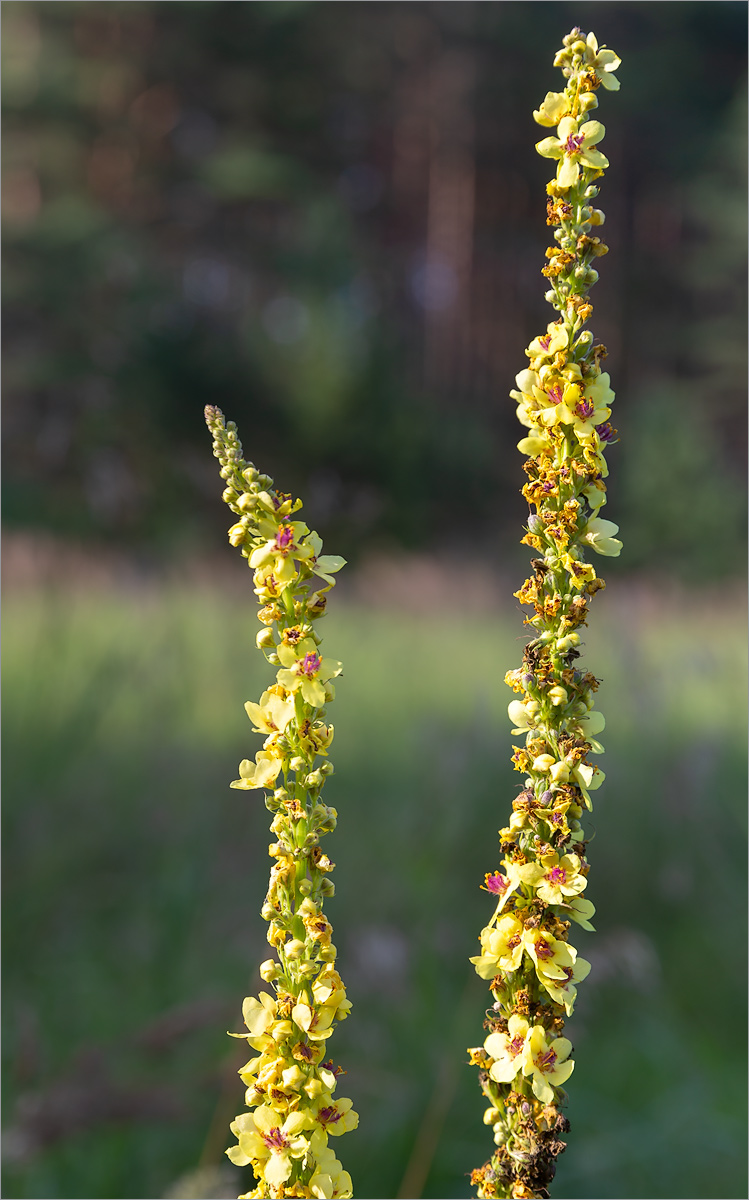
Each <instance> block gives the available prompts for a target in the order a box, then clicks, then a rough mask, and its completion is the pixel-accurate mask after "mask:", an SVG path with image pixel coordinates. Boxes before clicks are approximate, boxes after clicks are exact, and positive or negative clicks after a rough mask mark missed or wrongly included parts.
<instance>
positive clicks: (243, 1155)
mask: <svg viewBox="0 0 749 1200" xmlns="http://www.w3.org/2000/svg"><path fill="white" fill-rule="evenodd" d="M306 1121H307V1118H306V1117H305V1115H304V1113H301V1112H292V1113H289V1115H288V1116H287V1117H286V1119H285V1121H284V1122H283V1124H281V1121H280V1118H279V1114H278V1113H277V1112H275V1111H274V1110H273V1109H272V1108H270V1107H268V1106H267V1105H262V1106H261V1107H260V1108H256V1109H255V1111H254V1112H251V1113H240V1115H239V1116H238V1117H237V1118H236V1120H235V1121H232V1123H231V1126H230V1128H231V1131H232V1133H233V1134H234V1135H235V1137H236V1138H237V1139H238V1142H239V1144H238V1145H237V1146H231V1147H230V1148H229V1149H228V1150H227V1151H226V1153H227V1155H228V1157H229V1158H230V1159H231V1161H232V1162H233V1163H234V1164H235V1165H236V1166H238V1167H246V1166H248V1164H249V1163H252V1165H253V1167H254V1168H255V1172H256V1174H260V1175H262V1177H263V1178H264V1179H265V1181H266V1183H269V1184H270V1185H271V1186H272V1187H274V1188H277V1187H280V1186H281V1184H283V1183H285V1181H286V1180H287V1179H288V1178H289V1175H290V1174H291V1169H292V1162H291V1160H292V1158H303V1157H304V1155H305V1154H306V1153H307V1149H308V1147H309V1139H308V1138H306V1137H303V1136H301V1132H302V1130H303V1129H304V1126H305V1124H306Z"/></svg>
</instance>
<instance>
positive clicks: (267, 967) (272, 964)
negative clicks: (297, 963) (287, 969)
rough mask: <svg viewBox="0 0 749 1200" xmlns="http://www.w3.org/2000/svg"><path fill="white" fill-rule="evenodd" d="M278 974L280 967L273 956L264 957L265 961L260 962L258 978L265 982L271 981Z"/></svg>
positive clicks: (276, 977)
mask: <svg viewBox="0 0 749 1200" xmlns="http://www.w3.org/2000/svg"><path fill="white" fill-rule="evenodd" d="M280 974H281V967H280V966H279V964H278V963H277V962H276V960H275V959H274V958H266V960H265V962H263V963H261V964H260V978H261V979H264V980H265V982H266V983H272V982H273V980H274V979H278V976H279V975H280Z"/></svg>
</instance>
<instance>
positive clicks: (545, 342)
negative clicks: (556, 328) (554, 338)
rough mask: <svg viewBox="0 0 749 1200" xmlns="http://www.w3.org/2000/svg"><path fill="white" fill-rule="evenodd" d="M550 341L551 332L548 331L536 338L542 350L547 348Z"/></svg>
mask: <svg viewBox="0 0 749 1200" xmlns="http://www.w3.org/2000/svg"><path fill="white" fill-rule="evenodd" d="M550 342H551V334H550V333H547V335H546V337H540V338H539V339H538V344H539V346H542V347H543V349H544V350H548V349H549V343H550Z"/></svg>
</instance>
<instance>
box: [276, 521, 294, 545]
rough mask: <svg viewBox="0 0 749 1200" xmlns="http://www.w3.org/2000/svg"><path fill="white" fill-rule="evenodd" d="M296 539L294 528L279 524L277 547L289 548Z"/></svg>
mask: <svg viewBox="0 0 749 1200" xmlns="http://www.w3.org/2000/svg"><path fill="white" fill-rule="evenodd" d="M293 541H294V530H293V529H292V528H291V526H290V525H279V526H278V533H277V534H276V549H277V550H288V548H289V546H290V545H291V543H292V542H293Z"/></svg>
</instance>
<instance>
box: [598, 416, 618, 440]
mask: <svg viewBox="0 0 749 1200" xmlns="http://www.w3.org/2000/svg"><path fill="white" fill-rule="evenodd" d="M596 433H597V434H598V436H599V438H600V439H601V441H602V442H613V441H614V439H615V437H616V430H615V429H613V428H612V426H611V422H610V421H604V422H603V424H602V425H596Z"/></svg>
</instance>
